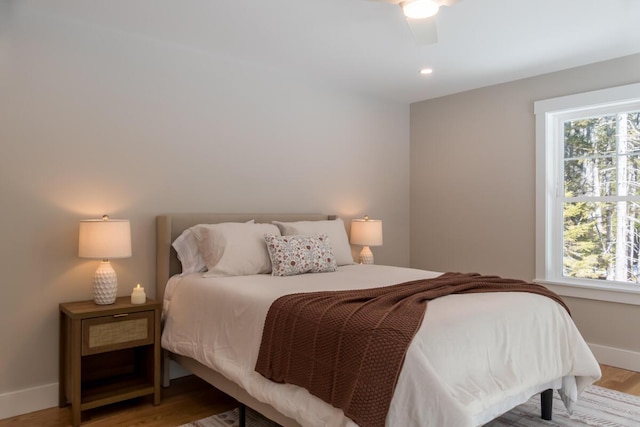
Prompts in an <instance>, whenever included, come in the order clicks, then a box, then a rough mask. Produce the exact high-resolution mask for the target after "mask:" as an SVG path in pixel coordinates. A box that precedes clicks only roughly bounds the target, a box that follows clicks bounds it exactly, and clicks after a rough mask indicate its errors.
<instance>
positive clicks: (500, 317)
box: [162, 265, 600, 427]
mask: <svg viewBox="0 0 640 427" xmlns="http://www.w3.org/2000/svg"><path fill="white" fill-rule="evenodd" d="M439 274H440V273H434V272H428V271H423V270H415V269H408V268H399V267H387V266H378V265H350V266H342V267H339V269H338V271H336V272H332V273H318V274H305V275H300V276H290V277H272V276H270V275H255V276H240V277H225V278H203V277H201V274H198V273H195V274H191V275H186V276H183V277H178V276H174V277H173V278H171V280H170V281H169V284H168V286H167V289H166V292H165V301H164V303H165V308H164V316H165V326H164V330H163V333H162V347H163V348H165V349H167V350H169V351H172V352H174V353H178V354H181V355H185V356H189V357H192V358H194V359H196V360H197V361H199V362H200V363H202V364H204V365H206V366H208V367H210V368H212V369H214V370H216V371H218V372H220V373H221V374H223V375H224V376H225V377H227V378H228V379H230V380H231V381H234V382H236V383H237V384H239V385H241V386H242V387H243V388H244V389H245V390H246V391H247V392H248V393H249V394H250V395H252V396H253V397H254V398H256V399H258V400H260V401H262V402H265V403H268V404H270V405H272V406H273V407H274V408H276V409H277V410H278V411H280V412H281V413H282V414H284V415H286V416H288V417H290V418H293V419H295V420H297V421H298V422H299V423H300V424H302V425H304V426H332V427H333V426H354V425H355V424H354V423H353V422H352V421H351V420H350V419H348V418H346V417H345V416H344V414H343V413H342V411H341V410H340V409H337V408H334V407H332V406H330V405H329V404H327V403H325V402H324V401H322V400H320V399H318V398H316V397H315V396H312V395H311V394H309V393H308V392H307V391H306V390H305V389H303V388H300V387H297V386H294V385H289V384H276V383H273V382H271V381H268V380H267V379H265V378H264V377H262V376H261V375H260V374H258V373H256V372H255V371H254V366H255V363H256V360H257V357H258V350H259V347H260V339H261V335H262V329H263V326H264V320H265V317H266V315H267V311H268V310H269V306H270V305H271V303H272V302H273V301H274V300H275V299H277V298H278V297H280V296H282V295H286V294H290V293H295V292H311V291H319V290H343V289H362V288H368V287H375V286H383V285H391V284H396V283H401V282H404V281H408V280H415V279H419V278H429V277H436V276H438V275H439ZM599 377H600V368H599V365H598V363H597V361H596V360H595V358H594V357H593V355H592V353H591V351H590V350H589V348H588V347H587V345H586V343H585V342H584V340H583V338H582V337H581V335H580V333H579V332H578V330H577V328H576V327H575V325H574V323H573V321H572V320H571V318H570V316H569V315H568V314H567V313H566V311H565V310H564V309H563V308H562V307H561V306H560V305H559V304H557V303H556V302H554V301H552V300H551V299H548V298H546V297H543V296H540V295H535V294H529V293H516V292H513V293H483V294H467V295H450V296H446V297H442V298H439V299H436V300H434V301H431V302H429V304H428V306H427V311H426V314H425V317H424V321H423V323H422V325H421V327H420V329H419V330H418V333H417V334H416V337H415V338H414V340H413V341H412V343H411V345H410V347H409V349H408V351H407V355H406V359H405V363H404V366H403V369H402V372H401V374H400V377H399V379H398V383H397V386H396V390H395V394H394V397H393V399H392V402H391V407H390V409H389V413H388V415H387V420H386V425H387V426H413V425H415V426H418V425H419V426H427V425H429V426H457V427H466V426H469V427H471V426H477V425H482V424H484V423H485V422H487V421H489V420H491V419H493V418H495V417H496V416H498V415H500V414H501V413H503V412H505V411H507V410H509V409H511V408H513V407H514V406H516V405H518V404H520V403H522V402H524V401H526V400H528V398H529V397H530V396H531V395H533V394H534V393H536V392H539V391H541V390H544V389H546V388H549V387H550V386H553V387H554V388H560V389H561V394H562V393H564V395H565V396H564V397H565V403H566V404H568V406H569V407H570V406H571V405H572V403H573V402H575V399H576V398H577V396H578V394H579V393H580V392H581V391H582V390H583V389H584V388H585V387H587V386H588V385H589V384H591V383H592V382H593V381H595V380H597V379H598V378H599ZM574 378H575V380H574Z"/></svg>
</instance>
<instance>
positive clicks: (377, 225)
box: [351, 219, 382, 246]
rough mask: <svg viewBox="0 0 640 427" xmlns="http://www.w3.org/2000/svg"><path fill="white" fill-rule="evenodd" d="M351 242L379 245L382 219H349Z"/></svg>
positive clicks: (380, 242) (380, 243)
mask: <svg viewBox="0 0 640 427" xmlns="http://www.w3.org/2000/svg"><path fill="white" fill-rule="evenodd" d="M351 243H353V244H354V245H363V246H381V245H382V221H380V220H377V219H353V220H351Z"/></svg>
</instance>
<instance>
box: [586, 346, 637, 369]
mask: <svg viewBox="0 0 640 427" xmlns="http://www.w3.org/2000/svg"><path fill="white" fill-rule="evenodd" d="M589 348H590V349H591V351H592V352H593V355H594V356H596V359H597V360H598V362H600V363H602V364H605V365H609V366H615V367H616V368H622V369H627V370H629V371H635V372H640V353H639V352H637V351H629V350H622V349H620V348H614V347H607V346H605V345H599V344H589Z"/></svg>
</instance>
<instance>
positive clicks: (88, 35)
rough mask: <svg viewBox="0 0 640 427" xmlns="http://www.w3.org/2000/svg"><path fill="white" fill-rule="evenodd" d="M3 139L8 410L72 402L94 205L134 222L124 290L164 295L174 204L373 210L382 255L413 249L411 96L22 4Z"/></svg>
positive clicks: (9, 64) (0, 336)
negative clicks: (63, 341) (84, 247)
mask: <svg viewBox="0 0 640 427" xmlns="http://www.w3.org/2000/svg"><path fill="white" fill-rule="evenodd" d="M0 150H1V151H0V200H1V201H2V208H1V210H2V221H0V236H1V240H0V266H1V267H2V268H1V269H0V271H2V275H3V279H2V286H1V289H2V298H0V325H2V326H1V329H0V342H2V343H3V349H2V351H0V418H5V417H8V416H10V415H13V414H16V413H21V412H29V411H32V410H35V409H40V408H42V407H46V406H55V405H56V404H57V388H56V382H57V380H58V379H57V375H58V303H60V302H64V301H73V300H82V299H90V298H92V295H91V285H90V282H91V278H92V276H93V272H94V270H95V269H96V267H97V264H98V261H92V260H84V259H80V258H78V257H77V235H78V231H77V228H78V220H80V219H83V218H96V217H99V216H101V215H102V214H103V213H108V214H110V215H111V216H112V217H114V218H129V219H130V220H131V225H132V233H133V236H132V238H133V257H131V258H129V259H123V260H114V261H113V262H112V264H113V265H114V268H115V269H116V271H117V272H118V275H119V280H120V284H121V286H120V292H119V295H128V294H129V293H130V292H131V288H132V286H133V284H134V283H137V282H140V283H142V284H143V285H144V286H145V287H146V288H147V289H148V291H149V292H148V293H149V294H151V295H153V293H154V266H155V260H154V256H155V254H154V239H155V230H154V224H155V222H154V221H155V215H157V214H161V213H170V212H205V211H206V212H214V211H215V212H300V213H302V212H319V213H333V214H338V215H340V216H342V217H343V218H344V219H346V220H349V219H350V218H352V217H358V216H361V215H364V214H365V213H367V214H369V215H371V216H372V217H374V218H378V219H382V220H384V227H385V230H384V232H385V234H384V243H385V244H384V246H383V247H380V248H374V252H375V254H376V260H377V261H378V262H379V263H386V264H396V265H405V266H406V265H408V264H409V172H408V167H409V108H408V106H407V105H397V104H390V103H385V102H381V101H378V100H375V99H368V98H366V97H364V96H360V95H357V94H349V93H345V92H344V90H338V89H332V88H331V87H330V86H327V85H323V84H319V83H314V82H309V81H304V80H302V79H297V78H294V77H292V76H286V75H281V74H277V73H275V72H273V71H269V70H265V69H260V68H259V67H256V66H254V65H252V64H249V63H241V62H234V61H233V60H230V59H228V58H219V57H216V56H214V55H211V54H207V53H204V52H200V51H195V50H191V49H188V48H186V47H183V46H179V45H168V44H165V43H160V42H158V41H156V40H153V39H149V38H144V37H138V36H136V35H134V34H128V33H122V32H117V31H112V30H110V29H107V28H101V27H92V26H88V25H85V24H82V23H78V22H71V21H65V20H63V19H61V18H59V17H53V16H47V15H43V14H38V13H36V12H32V11H31V12H30V11H28V10H22V9H21V8H19V7H16V8H14V10H13V12H12V13H11V15H10V16H8V17H7V15H5V16H4V17H3V20H2V21H0ZM30 388H34V389H33V390H27V389H30ZM25 390H26V391H25ZM20 391H23V392H22V393H19V392H20Z"/></svg>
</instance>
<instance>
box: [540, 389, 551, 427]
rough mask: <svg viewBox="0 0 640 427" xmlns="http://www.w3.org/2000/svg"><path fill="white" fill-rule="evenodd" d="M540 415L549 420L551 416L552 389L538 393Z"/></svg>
mask: <svg viewBox="0 0 640 427" xmlns="http://www.w3.org/2000/svg"><path fill="white" fill-rule="evenodd" d="M540 412H541V414H540V417H542V419H543V420H547V421H549V420H551V418H552V417H553V389H548V390H545V391H543V392H542V393H540Z"/></svg>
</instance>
